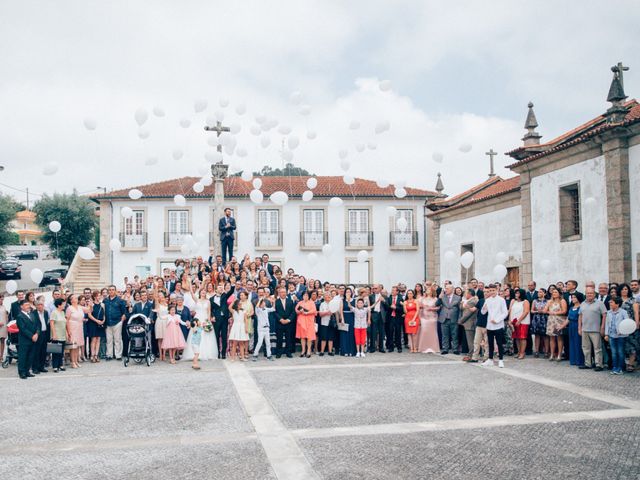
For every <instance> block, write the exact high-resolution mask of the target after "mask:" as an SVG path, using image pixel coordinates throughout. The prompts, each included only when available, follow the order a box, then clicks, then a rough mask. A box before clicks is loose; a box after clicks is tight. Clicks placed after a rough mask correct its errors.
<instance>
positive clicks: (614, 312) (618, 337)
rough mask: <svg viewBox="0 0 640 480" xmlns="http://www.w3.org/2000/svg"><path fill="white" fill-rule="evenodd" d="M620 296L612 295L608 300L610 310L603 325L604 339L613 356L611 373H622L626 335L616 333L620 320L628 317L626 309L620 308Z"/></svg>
mask: <svg viewBox="0 0 640 480" xmlns="http://www.w3.org/2000/svg"><path fill="white" fill-rule="evenodd" d="M621 304H622V298H620V297H614V298H612V299H611V300H609V307H610V308H611V310H609V311H608V312H607V320H606V322H605V325H604V339H605V341H607V342H609V345H611V357H612V358H613V370H611V375H622V367H624V339H625V337H626V335H622V334H621V333H618V326H619V325H620V322H622V321H623V320H625V319H627V318H629V315H628V314H627V311H626V310H624V309H622V308H620V305H621Z"/></svg>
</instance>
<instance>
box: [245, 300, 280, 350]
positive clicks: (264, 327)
mask: <svg viewBox="0 0 640 480" xmlns="http://www.w3.org/2000/svg"><path fill="white" fill-rule="evenodd" d="M270 305H273V303H271V304H270ZM275 311H276V309H275V308H273V306H271V307H267V306H266V300H265V299H264V298H262V299H260V301H259V302H258V304H257V305H256V316H257V317H258V322H257V326H258V342H257V343H256V346H255V348H254V349H253V355H252V357H251V360H252V361H254V362H257V361H258V354H259V353H260V348H261V347H262V342H264V345H265V347H266V348H267V360H271V361H273V357H272V356H271V336H270V334H269V313H271V312H275Z"/></svg>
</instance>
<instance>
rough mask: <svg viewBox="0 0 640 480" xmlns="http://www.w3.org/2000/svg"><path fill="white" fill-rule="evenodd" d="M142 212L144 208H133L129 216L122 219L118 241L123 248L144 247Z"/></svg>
mask: <svg viewBox="0 0 640 480" xmlns="http://www.w3.org/2000/svg"><path fill="white" fill-rule="evenodd" d="M144 214H145V212H144V210H134V211H133V215H132V216H131V217H129V218H125V219H123V226H122V234H121V238H120V243H121V244H122V246H123V247H124V248H144V247H146V246H147V232H145V227H144V220H145V219H144Z"/></svg>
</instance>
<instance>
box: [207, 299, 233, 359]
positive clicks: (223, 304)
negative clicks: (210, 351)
mask: <svg viewBox="0 0 640 480" xmlns="http://www.w3.org/2000/svg"><path fill="white" fill-rule="evenodd" d="M231 288H232V289H231V290H229V292H226V293H223V294H222V295H220V297H218V296H217V295H214V296H213V297H211V298H210V299H209V303H210V304H211V317H212V318H213V331H214V332H215V334H216V342H218V355H219V356H220V357H222V358H227V338H228V336H229V335H228V332H229V306H228V305H227V300H228V299H229V297H230V296H231V295H233V287H231ZM216 298H218V299H219V303H220V304H219V305H218V304H217V303H216Z"/></svg>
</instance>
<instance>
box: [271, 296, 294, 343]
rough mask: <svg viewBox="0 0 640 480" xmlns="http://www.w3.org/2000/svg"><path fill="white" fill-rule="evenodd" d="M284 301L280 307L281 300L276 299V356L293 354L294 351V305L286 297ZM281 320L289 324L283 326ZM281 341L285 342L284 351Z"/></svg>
mask: <svg viewBox="0 0 640 480" xmlns="http://www.w3.org/2000/svg"><path fill="white" fill-rule="evenodd" d="M284 301H285V304H284V305H282V299H281V298H276V307H275V308H276V312H275V313H276V355H282V354H283V353H284V354H287V355H289V354H293V352H294V350H295V345H294V341H295V338H294V337H295V328H296V326H295V325H296V322H295V321H294V314H295V304H294V303H293V300H291V299H290V298H288V297H287V298H285V300H284ZM281 320H289V323H285V324H283V323H281ZM282 340H284V341H285V342H286V347H285V348H284V349H283V348H282Z"/></svg>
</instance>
